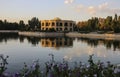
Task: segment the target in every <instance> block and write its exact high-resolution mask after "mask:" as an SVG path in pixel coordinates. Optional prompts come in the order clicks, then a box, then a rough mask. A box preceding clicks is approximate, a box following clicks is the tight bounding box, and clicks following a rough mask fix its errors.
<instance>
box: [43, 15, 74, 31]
mask: <svg viewBox="0 0 120 77" xmlns="http://www.w3.org/2000/svg"><path fill="white" fill-rule="evenodd" d="M74 26H75V21H72V20H61V19H60V18H58V17H57V18H54V19H53V20H41V30H42V31H56V32H69V31H70V32H72V31H73V27H74Z"/></svg>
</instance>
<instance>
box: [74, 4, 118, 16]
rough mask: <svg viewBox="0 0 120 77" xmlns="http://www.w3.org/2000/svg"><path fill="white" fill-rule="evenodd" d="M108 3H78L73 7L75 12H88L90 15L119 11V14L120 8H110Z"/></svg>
mask: <svg viewBox="0 0 120 77" xmlns="http://www.w3.org/2000/svg"><path fill="white" fill-rule="evenodd" d="M109 6H112V5H110V4H109V3H108V2H105V3H102V4H100V5H98V6H85V5H82V4H79V5H77V6H75V7H74V9H75V10H76V12H79V13H80V12H84V13H88V14H90V15H96V14H99V13H109V14H110V13H111V14H114V13H119V14H120V8H110V7H109Z"/></svg>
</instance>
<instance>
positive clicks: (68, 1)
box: [64, 0, 74, 4]
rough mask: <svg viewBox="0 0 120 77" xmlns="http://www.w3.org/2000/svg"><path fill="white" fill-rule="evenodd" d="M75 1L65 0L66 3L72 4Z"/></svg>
mask: <svg viewBox="0 0 120 77" xmlns="http://www.w3.org/2000/svg"><path fill="white" fill-rule="evenodd" d="M73 2H74V0H64V3H65V4H71V3H73Z"/></svg>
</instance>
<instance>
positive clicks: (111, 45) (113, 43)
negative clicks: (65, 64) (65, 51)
mask: <svg viewBox="0 0 120 77" xmlns="http://www.w3.org/2000/svg"><path fill="white" fill-rule="evenodd" d="M25 39H26V40H27V41H28V42H29V43H30V44H32V45H34V46H36V45H39V43H40V44H41V46H42V47H54V48H60V47H73V43H74V41H75V38H70V37H56V38H55V37H54V38H41V37H30V36H19V35H18V34H17V33H0V43H2V42H6V43H7V41H8V40H19V41H20V43H24V40H25ZM77 41H78V42H83V43H87V44H88V45H89V46H91V47H94V48H95V47H97V46H99V45H103V46H105V47H106V48H107V49H113V51H116V50H117V49H118V50H120V41H118V40H110V39H106V40H103V39H90V38H77Z"/></svg>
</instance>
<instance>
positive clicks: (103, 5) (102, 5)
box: [98, 2, 108, 9]
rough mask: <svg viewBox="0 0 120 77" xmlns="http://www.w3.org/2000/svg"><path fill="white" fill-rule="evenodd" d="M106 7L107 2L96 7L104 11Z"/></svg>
mask: <svg viewBox="0 0 120 77" xmlns="http://www.w3.org/2000/svg"><path fill="white" fill-rule="evenodd" d="M107 7H108V3H107V2H105V3H103V4H100V5H99V6H98V8H99V9H105V8H107Z"/></svg>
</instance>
